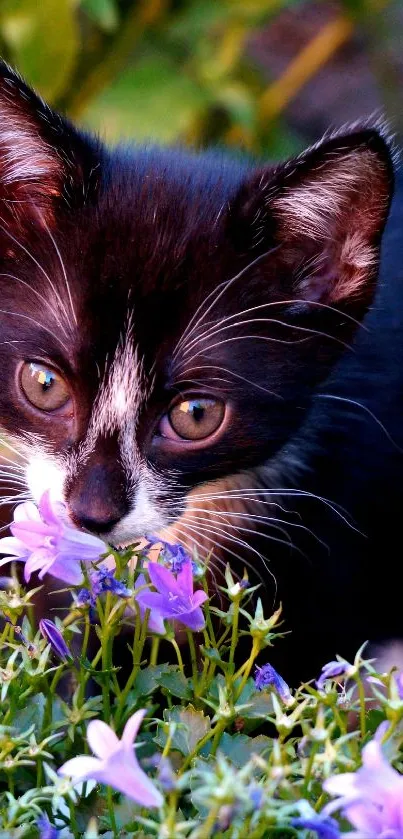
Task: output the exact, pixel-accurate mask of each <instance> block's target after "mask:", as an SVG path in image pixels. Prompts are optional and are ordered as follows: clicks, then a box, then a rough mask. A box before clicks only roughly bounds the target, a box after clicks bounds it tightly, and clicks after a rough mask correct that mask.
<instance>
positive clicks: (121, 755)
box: [98, 749, 163, 807]
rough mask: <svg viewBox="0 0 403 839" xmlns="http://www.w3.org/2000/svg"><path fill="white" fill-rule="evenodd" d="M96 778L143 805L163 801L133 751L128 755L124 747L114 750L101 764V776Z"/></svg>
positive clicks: (152, 804) (155, 804) (146, 805)
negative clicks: (108, 758)
mask: <svg viewBox="0 0 403 839" xmlns="http://www.w3.org/2000/svg"><path fill="white" fill-rule="evenodd" d="M100 774H101V773H100ZM98 778H99V780H102V781H103V783H104V784H109V785H110V786H111V787H113V788H114V789H117V790H119V792H122V793H123V794H124V795H127V797H128V798H131V799H132V800H133V801H136V802H137V803H138V804H141V805H142V806H143V807H161V805H162V803H163V798H162V795H161V793H160V792H159V791H158V790H157V788H156V786H155V785H154V783H153V782H152V780H151V778H149V777H148V776H147V775H146V774H145V772H143V770H142V768H141V766H140V765H139V763H138V761H137V758H136V756H135V753H134V751H132V753H131V755H130V756H129V755H128V752H127V750H126V749H122V750H120V751H119V752H115V753H114V755H112V757H111V758H110V760H108V761H107V762H106V764H103V769H102V778H101V777H100V776H98Z"/></svg>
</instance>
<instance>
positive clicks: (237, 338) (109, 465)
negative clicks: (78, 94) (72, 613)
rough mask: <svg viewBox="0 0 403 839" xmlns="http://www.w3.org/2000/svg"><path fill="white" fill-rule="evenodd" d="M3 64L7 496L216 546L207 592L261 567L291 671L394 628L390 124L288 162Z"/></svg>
mask: <svg viewBox="0 0 403 839" xmlns="http://www.w3.org/2000/svg"><path fill="white" fill-rule="evenodd" d="M0 76H1V78H0V198H1V211H0V254H1V272H0V294H1V310H0V330H1V343H0V364H1V371H2V383H1V389H0V420H1V426H2V428H3V430H4V431H5V432H6V434H7V440H8V444H9V446H11V451H12V453H13V456H14V454H15V452H18V453H19V454H18V457H17V465H12V464H11V463H10V461H9V460H8V459H7V458H8V453H7V452H6V455H5V456H4V458H3V461H4V465H3V467H2V480H3V484H4V492H5V493H7V494H8V496H9V497H12V498H14V499H15V500H17V499H18V497H19V495H18V493H16V489H18V488H20V487H22V488H23V489H22V492H21V493H20V497H25V481H26V486H27V487H28V490H29V493H30V494H32V496H33V497H34V499H39V497H40V496H41V494H42V492H43V491H44V490H46V489H47V488H48V487H51V489H52V491H53V492H54V493H57V494H58V495H60V496H61V497H62V498H64V499H65V501H66V502H67V504H68V507H69V510H70V514H71V516H72V518H73V520H74V521H75V522H76V524H77V525H78V526H79V527H83V528H86V529H88V530H90V531H92V532H94V533H98V534H102V536H103V537H104V538H105V539H106V540H108V541H109V542H110V543H113V544H117V545H119V544H122V543H127V542H133V541H136V540H138V539H139V538H140V537H142V536H143V535H144V534H150V533H152V534H155V533H158V534H162V535H165V536H168V537H169V538H172V539H178V540H181V541H182V542H183V544H184V545H186V546H187V547H188V548H189V549H190V550H191V549H192V548H193V547H194V546H196V547H197V549H198V551H199V553H200V554H201V555H202V556H203V555H205V554H206V553H207V552H208V551H210V550H212V551H213V561H212V564H211V568H212V572H211V577H212V580H211V582H212V587H214V584H215V575H216V574H219V573H220V571H222V567H223V565H224V564H225V562H227V561H230V562H231V564H232V566H233V568H234V569H235V570H236V571H237V572H238V573H240V574H242V571H243V568H244V566H246V567H247V568H248V571H249V575H250V578H251V581H253V582H256V580H258V581H259V580H260V581H261V582H262V583H263V585H264V597H265V600H266V604H267V608H268V609H270V607H271V606H274V605H276V603H277V602H278V601H279V600H281V601H282V602H283V606H284V616H285V629H287V630H289V629H292V630H293V632H292V635H290V636H289V637H288V640H287V641H286V642H283V643H282V644H279V645H278V650H275V651H274V653H273V657H272V660H273V661H276V658H275V657H276V655H277V656H280V658H282V659H283V661H282V667H283V669H282V672H283V673H284V675H288V674H289V673H291V672H292V673H293V675H294V677H295V678H297V676H311V675H312V667H313V666H319V665H320V664H322V663H323V661H324V660H326V658H328V657H329V656H334V654H335V653H336V652H340V653H342V654H343V653H345V654H348V653H349V652H351V650H354V649H355V648H356V647H358V644H359V643H361V642H362V641H364V640H365V638H366V637H367V634H371V635H372V636H376V637H377V638H378V639H382V638H383V637H387V636H390V635H398V633H399V619H398V618H399V615H398V614H397V610H396V605H397V602H399V604H400V591H399V589H398V581H397V577H396V580H395V582H394V584H393V586H392V589H393V590H394V591H395V592H396V591H399V595H398V599H397V600H396V598H395V601H394V600H393V597H394V596H395V595H394V594H391V595H390V597H389V594H388V597H389V603H390V610H389V609H388V608H385V607H384V604H379V608H378V613H379V614H376V613H375V611H374V609H375V605H376V604H378V602H379V598H382V597H383V596H384V595H385V596H386V594H385V592H386V591H387V590H388V588H389V586H388V585H387V586H386V588H385V587H384V586H383V580H382V577H383V574H388V575H389V577H390V575H391V570H390V568H391V566H389V570H387V569H388V566H387V564H386V562H387V556H386V550H387V549H386V547H385V544H384V540H385V539H386V537H387V536H388V535H389V536H390V538H392V536H393V535H394V534H395V532H396V533H397V532H398V531H397V528H398V526H399V518H396V519H394V518H393V517H394V515H396V514H397V516H398V514H399V512H400V508H401V495H402V491H401V489H400V480H399V478H400V469H401V451H400V449H399V446H400V445H401V444H402V436H403V433H402V428H401V422H400V418H401V410H402V405H401V402H402V393H403V388H402V372H401V369H402V365H401V364H400V359H401V358H402V341H403V337H402V336H403V332H402V329H401V320H402V314H401V313H402V311H403V306H402V302H401V281H400V277H401V268H400V264H401V260H400V259H399V248H401V247H402V245H401V241H402V237H401V233H400V225H399V221H400V219H399V218H398V224H397V227H396V229H395V232H394V233H393V232H392V239H393V237H394V243H393V248H394V251H395V255H394V256H393V255H392V256H390V257H386V264H387V266H388V267H387V270H386V275H385V276H386V280H387V282H386V284H385V287H381V288H380V289H379V296H378V298H377V303H376V305H375V306H373V307H372V308H371V306H372V303H373V298H374V292H375V289H376V285H377V276H378V264H379V250H380V244H381V237H382V233H383V230H384V226H385V222H386V219H387V216H388V211H389V205H390V199H391V195H392V190H393V165H392V159H391V150H390V145H389V143H388V141H387V139H385V137H384V136H383V132H382V131H381V130H380V129H379V128H378V127H376V126H371V125H368V124H365V125H362V126H356V127H351V128H350V129H346V130H342V131H340V132H336V133H334V134H329V135H328V136H327V137H325V138H324V139H323V140H322V141H321V142H320V143H318V145H317V146H315V147H313V148H311V149H308V150H307V151H306V152H304V153H303V154H301V155H300V156H299V157H296V158H295V159H293V160H290V161H288V162H286V163H281V164H275V165H273V164H262V163H260V162H259V163H255V162H250V161H246V160H244V159H240V158H231V157H229V156H226V155H225V154H223V153H221V152H218V151H214V152H212V151H209V152H204V153H201V154H195V153H192V152H190V151H188V150H185V149H182V148H172V149H165V148H158V147H153V146H150V147H148V146H147V147H136V146H134V147H126V146H122V147H118V148H116V149H113V150H110V149H107V148H106V147H105V146H104V145H103V144H102V143H101V142H100V141H99V140H98V139H97V138H95V137H93V136H88V135H86V134H85V133H83V132H80V131H78V130H77V129H76V128H74V127H73V126H72V125H71V124H70V123H69V122H68V121H67V120H65V119H64V118H62V117H61V116H59V115H58V114H55V113H53V112H52V111H51V110H50V109H49V108H48V107H47V105H45V104H44V103H43V102H42V100H41V99H40V98H39V97H38V96H37V95H36V94H35V93H34V92H33V91H32V90H30V89H29V87H27V86H26V85H25V83H24V82H23V81H22V80H21V79H20V77H19V76H18V75H17V74H16V73H14V72H13V71H12V70H10V69H9V68H8V67H7V66H6V65H5V64H2V65H1V66H0ZM396 200H397V199H396ZM398 206H401V205H400V204H399V205H398ZM397 215H398V216H399V211H398V212H397ZM399 295H400V297H399ZM369 309H370V312H369V314H367V312H368V310H369ZM325 383H326V384H325ZM381 389H384V391H383V392H382V393H380V390H381ZM378 551H380V553H378ZM383 554H385V559H384V556H383ZM379 558H381V559H384V565H383V567H379V564H378V560H379ZM399 562H400V557H399ZM393 610H395V611H393Z"/></svg>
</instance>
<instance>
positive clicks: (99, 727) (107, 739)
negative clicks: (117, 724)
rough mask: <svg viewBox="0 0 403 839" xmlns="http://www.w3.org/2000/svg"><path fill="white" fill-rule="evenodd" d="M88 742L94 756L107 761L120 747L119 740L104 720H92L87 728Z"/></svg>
mask: <svg viewBox="0 0 403 839" xmlns="http://www.w3.org/2000/svg"><path fill="white" fill-rule="evenodd" d="M87 740H88V742H89V744H90V746H91V749H92V751H93V752H94V754H95V755H96V756H97V757H99V758H100V759H101V760H106V759H107V758H108V757H109V756H110V755H111V754H113V752H115V751H116V749H119V747H120V742H119V738H118V737H117V736H116V734H115V732H114V731H112V729H111V727H110V726H109V725H107V724H106V722H103V721H102V720H91V722H90V723H89V724H88V728H87Z"/></svg>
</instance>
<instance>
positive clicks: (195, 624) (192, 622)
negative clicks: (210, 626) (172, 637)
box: [175, 606, 206, 632]
mask: <svg viewBox="0 0 403 839" xmlns="http://www.w3.org/2000/svg"><path fill="white" fill-rule="evenodd" d="M175 620H177V621H179V623H183V624H184V626H187V627H188V628H189V629H191V630H193V632H199V631H200V630H201V629H204V627H205V625H206V622H205V620H204V615H203V612H202V610H201V609H200V607H199V606H197V607H196V608H195V609H191V610H189V611H188V612H178V613H177V614H175Z"/></svg>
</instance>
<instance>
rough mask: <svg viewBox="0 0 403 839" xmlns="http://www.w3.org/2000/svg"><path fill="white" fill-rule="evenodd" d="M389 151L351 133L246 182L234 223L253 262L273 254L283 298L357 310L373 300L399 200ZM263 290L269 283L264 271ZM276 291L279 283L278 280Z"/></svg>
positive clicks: (375, 139) (384, 142)
mask: <svg viewBox="0 0 403 839" xmlns="http://www.w3.org/2000/svg"><path fill="white" fill-rule="evenodd" d="M392 164H393V161H392V156H391V150H390V143H389V141H388V139H387V138H385V136H384V133H383V132H382V130H381V131H380V130H379V129H378V127H377V126H371V125H365V124H364V125H363V126H361V127H359V126H352V127H351V129H350V130H349V131H344V130H343V131H340V132H336V133H334V134H331V135H329V136H327V137H325V138H324V139H323V140H322V142H320V143H318V144H317V145H316V146H314V147H313V148H311V149H308V150H307V151H305V152H303V153H302V154H301V155H299V156H298V157H296V158H294V159H293V160H289V161H288V162H286V163H283V164H279V165H277V166H275V167H274V166H268V167H265V168H263V169H260V170H258V171H257V172H255V173H254V174H252V177H250V178H248V179H247V181H246V182H245V184H244V185H243V186H242V188H241V190H240V192H239V193H238V196H237V197H236V199H235V201H234V205H233V207H232V212H231V215H230V223H231V224H232V231H233V234H232V235H233V240H234V241H235V242H236V244H237V246H238V248H242V249H243V250H244V252H245V253H247V254H248V256H249V258H250V259H251V258H252V256H253V255H255V256H259V254H264V253H265V252H270V251H271V250H272V251H273V252H275V255H274V256H273V260H272V262H271V266H272V268H273V276H275V268H276V265H277V267H278V268H280V269H281V283H280V281H279V287H278V288H277V289H276V288H274V289H273V292H274V293H275V292H276V291H277V292H278V295H279V298H281V296H283V298H294V299H298V301H299V302H301V301H302V304H303V303H304V301H307V302H308V301H312V302H321V303H324V304H331V305H334V304H337V305H338V306H341V307H350V306H354V307H356V309H357V312H358V309H362V313H363V312H364V310H365V309H366V307H367V306H368V304H369V303H370V300H371V298H372V294H373V290H374V286H375V277H376V269H377V264H378V261H379V248H380V242H381V236H382V232H383V229H384V226H385V222H386V219H387V216H388V210H389V205H390V200H391V196H392V192H393V165H392ZM261 276H262V283H264V282H266V284H267V277H270V265H269V269H268V272H266V273H265V272H264V271H263V269H262V270H261ZM273 282H274V284H275V280H273Z"/></svg>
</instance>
